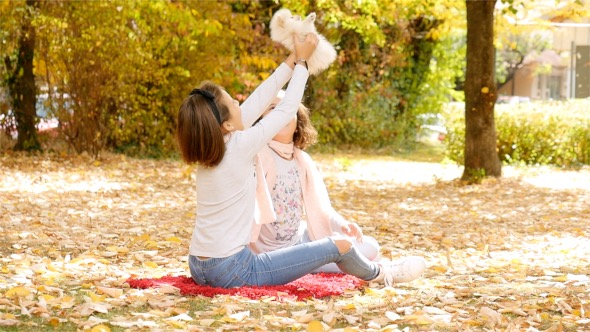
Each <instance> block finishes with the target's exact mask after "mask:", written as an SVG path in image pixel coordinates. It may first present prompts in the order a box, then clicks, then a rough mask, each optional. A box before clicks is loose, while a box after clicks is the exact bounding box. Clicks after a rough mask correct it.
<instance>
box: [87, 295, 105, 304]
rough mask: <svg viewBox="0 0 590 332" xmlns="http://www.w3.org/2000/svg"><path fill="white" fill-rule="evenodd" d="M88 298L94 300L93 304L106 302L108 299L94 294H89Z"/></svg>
mask: <svg viewBox="0 0 590 332" xmlns="http://www.w3.org/2000/svg"><path fill="white" fill-rule="evenodd" d="M88 296H89V297H90V299H91V300H92V302H95V303H96V302H102V301H104V300H105V299H106V298H107V297H106V295H97V294H96V293H94V292H88Z"/></svg>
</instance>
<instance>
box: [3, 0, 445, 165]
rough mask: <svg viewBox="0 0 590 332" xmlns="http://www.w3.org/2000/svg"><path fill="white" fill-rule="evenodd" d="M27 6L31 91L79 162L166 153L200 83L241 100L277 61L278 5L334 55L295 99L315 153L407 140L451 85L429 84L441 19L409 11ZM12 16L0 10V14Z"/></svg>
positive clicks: (332, 4) (398, 5)
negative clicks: (41, 96)
mask: <svg viewBox="0 0 590 332" xmlns="http://www.w3.org/2000/svg"><path fill="white" fill-rule="evenodd" d="M38 4H39V10H38V11H37V12H36V16H35V18H34V20H33V22H34V26H35V28H36V30H37V41H38V43H37V47H36V49H35V58H34V61H35V62H34V63H35V67H34V68H35V73H36V74H37V75H38V79H37V86H36V93H39V92H40V91H41V90H42V89H43V91H51V93H49V97H50V98H51V99H52V100H51V101H49V102H48V106H49V107H50V108H51V109H52V110H53V113H54V114H53V115H54V116H56V117H57V118H58V119H59V120H60V128H59V133H60V137H61V138H62V139H63V140H65V142H67V144H68V145H69V147H70V149H71V150H72V151H75V152H78V153H80V152H83V151H87V152H89V153H91V154H92V155H98V154H99V153H100V151H101V150H103V149H113V150H115V151H121V152H125V153H131V154H141V155H149V156H161V155H167V154H170V153H173V152H174V151H175V147H174V140H173V136H172V132H173V128H174V121H175V113H176V108H177V105H179V104H180V102H181V101H182V99H183V98H184V97H185V96H186V93H187V91H190V89H191V88H193V87H194V86H195V85H198V84H199V83H200V82H201V81H202V80H205V79H211V80H214V81H216V82H218V83H219V84H221V85H223V86H225V87H226V88H227V90H228V91H229V92H230V93H232V94H233V95H236V96H238V97H240V96H241V97H240V98H244V97H245V96H247V95H248V94H249V93H250V92H251V91H253V89H254V88H255V87H256V86H257V85H258V84H259V83H260V82H261V81H262V80H263V79H265V78H266V77H268V75H269V74H270V73H271V71H272V70H273V69H274V68H275V67H276V66H277V65H278V64H279V63H280V61H282V60H283V59H284V56H285V53H286V52H285V50H284V49H283V48H282V47H280V46H278V45H276V44H275V43H273V42H272V41H271V40H270V38H269V30H268V23H269V21H270V18H271V17H272V14H273V13H274V11H276V10H277V9H278V8H280V7H288V8H291V9H292V11H293V12H295V13H297V14H300V15H306V14H307V13H309V12H311V11H315V12H316V13H318V20H317V22H316V24H317V26H318V29H319V31H320V32H321V33H322V34H324V35H325V36H326V37H327V38H328V39H329V40H330V42H332V43H333V44H335V46H336V47H337V49H338V51H339V58H338V61H337V63H335V64H334V65H333V66H332V68H330V69H329V70H328V71H326V72H325V73H322V75H320V76H318V77H314V78H313V79H312V80H310V88H309V89H308V91H309V93H308V94H307V95H306V100H305V101H306V103H308V104H309V106H310V107H311V108H312V112H313V118H314V121H315V122H316V124H317V126H318V128H319V129H320V131H321V132H322V139H323V142H324V143H334V144H359V145H361V146H366V147H370V146H375V145H381V146H383V145H388V144H392V143H393V142H394V141H396V140H403V139H407V138H409V137H412V134H411V133H412V131H413V130H414V129H415V128H414V123H413V122H412V119H413V118H415V114H417V113H419V112H421V111H424V110H428V111H432V110H433V109H436V108H437V105H440V104H441V103H442V102H444V100H446V95H448V92H449V90H450V89H451V86H450V85H445V84H444V81H451V82H452V81H453V77H454V74H451V75H440V74H439V76H437V77H436V78H434V76H432V75H433V73H436V72H439V73H440V71H441V70H444V69H446V68H450V67H451V66H452V65H455V64H452V61H451V62H450V61H447V60H448V59H450V58H449V57H446V58H445V56H440V55H441V54H443V53H442V52H440V50H439V49H438V48H437V47H438V46H439V44H440V43H439V42H440V41H441V40H444V38H443V37H441V36H445V34H446V31H448V30H445V29H447V28H445V26H447V27H448V25H445V24H447V21H448V17H445V16H444V15H445V14H444V13H445V11H442V10H440V9H436V8H438V7H435V6H434V5H433V4H422V2H420V1H413V0H406V1H402V2H399V1H398V2H393V1H379V2H376V1H363V2H340V1H324V2H317V3H316V2H311V3H307V2H296V1H285V2H282V3H276V2H267V1H260V2H259V1H250V2H242V1H228V2H211V1H206V2H194V1H159V2H152V1H129V2H120V3H113V2H101V1H91V2H76V1H72V2H39V3H38ZM23 6H24V2H22V1H21V2H19V1H15V2H3V3H2V7H0V9H1V10H2V16H4V15H5V14H6V15H7V14H8V13H10V12H11V11H18V10H20V9H22V7H23ZM435 9H436V10H435ZM455 16H456V15H455ZM9 28H11V29H13V30H17V29H18V27H17V26H15V25H11V26H6V29H9ZM6 31H8V30H6ZM3 38H4V39H7V38H8V34H7V35H6V36H5V37H3ZM437 57H438V58H437ZM434 58H437V60H438V61H437V62H436V66H434V67H433V62H432V61H431V60H432V59H434ZM443 76H444V77H447V76H448V77H449V78H448V79H446V80H443V82H441V77H443Z"/></svg>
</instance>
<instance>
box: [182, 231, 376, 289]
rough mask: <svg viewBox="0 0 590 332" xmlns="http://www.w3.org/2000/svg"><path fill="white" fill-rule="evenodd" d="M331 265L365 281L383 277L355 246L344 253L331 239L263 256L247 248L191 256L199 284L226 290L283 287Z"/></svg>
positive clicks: (195, 278)
mask: <svg viewBox="0 0 590 332" xmlns="http://www.w3.org/2000/svg"><path fill="white" fill-rule="evenodd" d="M328 263H336V265H338V268H340V270H342V271H343V272H344V273H347V274H351V275H353V276H356V277H358V278H360V279H363V280H372V279H374V278H376V277H377V275H378V274H379V267H378V266H377V265H376V264H375V263H373V262H371V261H369V260H368V259H366V258H365V257H364V256H363V255H362V254H360V253H359V252H358V250H357V249H356V248H355V247H354V246H352V247H351V249H350V250H349V251H348V252H347V253H345V254H340V253H339V252H338V248H337V247H336V244H335V243H334V241H333V240H332V239H330V238H325V239H321V240H318V241H313V242H308V243H303V244H298V245H295V246H292V247H289V248H284V249H280V250H276V251H272V252H268V253H263V254H259V255H256V254H254V253H253V252H252V251H251V250H250V249H249V248H248V247H245V248H244V249H243V250H242V251H240V252H238V253H236V254H234V255H231V256H229V257H223V258H209V259H205V260H201V259H199V258H197V257H195V256H192V255H191V256H189V268H190V271H191V276H192V278H193V280H194V281H195V282H196V283H197V284H199V285H209V286H213V287H223V288H231V287H240V286H265V285H283V284H286V283H289V282H291V281H293V280H295V279H299V278H301V277H302V276H304V275H306V274H309V273H311V272H313V271H314V270H316V269H317V268H319V267H320V266H322V265H325V264H328Z"/></svg>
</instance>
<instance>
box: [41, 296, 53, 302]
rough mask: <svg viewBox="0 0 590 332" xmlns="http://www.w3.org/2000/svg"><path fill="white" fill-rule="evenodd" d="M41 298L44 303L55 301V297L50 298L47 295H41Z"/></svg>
mask: <svg viewBox="0 0 590 332" xmlns="http://www.w3.org/2000/svg"><path fill="white" fill-rule="evenodd" d="M41 297H42V298H43V300H45V302H49V301H51V300H53V299H55V296H51V295H49V294H43V295H41Z"/></svg>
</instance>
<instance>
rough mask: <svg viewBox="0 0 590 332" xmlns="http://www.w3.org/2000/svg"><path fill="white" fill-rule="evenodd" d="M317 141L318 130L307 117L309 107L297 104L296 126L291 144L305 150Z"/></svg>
mask: <svg viewBox="0 0 590 332" xmlns="http://www.w3.org/2000/svg"><path fill="white" fill-rule="evenodd" d="M317 141H318V131H317V130H316V129H315V127H314V126H313V124H312V123H311V119H310V117H309V108H307V107H305V105H303V104H299V109H298V110H297V127H296V128H295V133H294V134H293V144H294V145H295V147H297V148H299V149H301V150H305V149H306V148H308V147H310V146H312V145H313V144H315V143H316V142H317Z"/></svg>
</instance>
